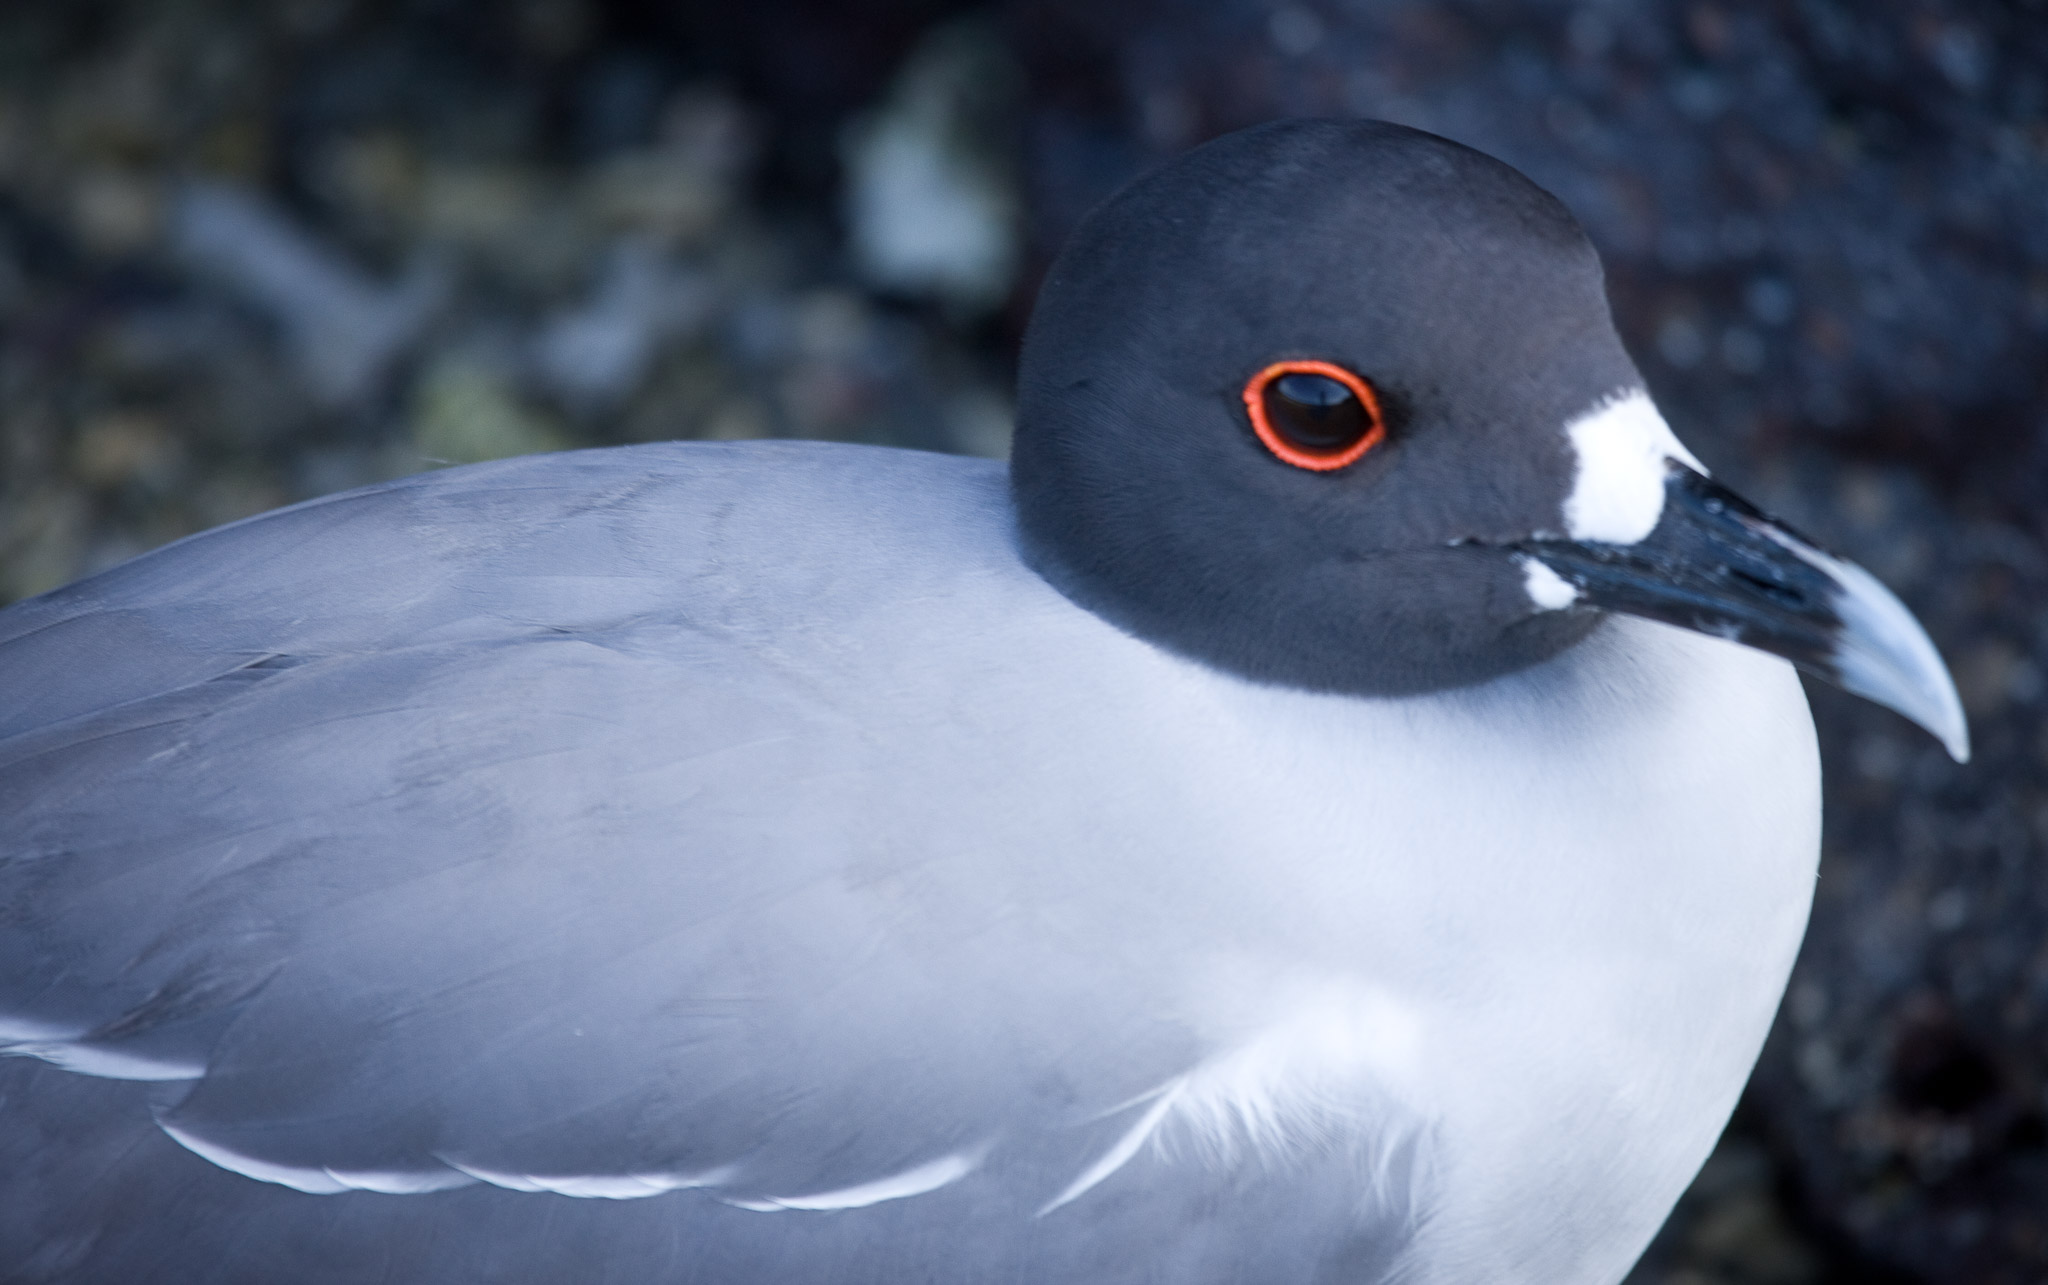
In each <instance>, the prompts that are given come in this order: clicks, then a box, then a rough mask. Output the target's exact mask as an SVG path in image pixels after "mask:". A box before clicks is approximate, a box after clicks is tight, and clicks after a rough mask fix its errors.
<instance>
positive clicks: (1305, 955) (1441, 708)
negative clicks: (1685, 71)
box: [1148, 618, 1820, 1281]
mask: <svg viewBox="0 0 2048 1285" xmlns="http://www.w3.org/2000/svg"><path fill="white" fill-rule="evenodd" d="M1202 699H1204V700H1206V701H1207V702H1208V707H1207V709H1206V710H1204V711H1201V712H1200V713H1199V714H1198V716H1197V717H1196V718H1194V719H1192V720H1190V721H1191V722H1192V723H1193V724H1194V725H1197V726H1199V725H1203V723H1204V722H1205V720H1206V721H1208V725H1209V726H1212V727H1214V728H1217V729H1219V730H1218V731H1217V732H1216V735H1215V738H1214V740H1213V741H1212V742H1210V743H1209V744H1207V745H1205V746H1202V747H1197V748H1195V749H1194V750H1192V751H1191V752H1193V753H1197V754H1201V753H1213V754H1216V755H1217V760H1216V761H1215V762H1213V763H1212V764H1211V765H1210V767H1211V769H1212V770H1214V771H1215V772H1216V773H1217V789H1218V790H1220V791H1221V790H1227V791H1232V792H1235V793H1237V794H1238V795H1240V796H1242V795H1243V794H1246V793H1249V794H1252V795H1254V796H1256V797H1258V798H1259V799H1260V800H1262V802H1261V805H1260V806H1259V807H1257V808H1254V809H1246V810H1245V813H1246V815H1247V817H1248V818H1249V820H1248V823H1247V827H1246V828H1245V829H1243V830H1241V831H1239V832H1237V833H1234V834H1229V835H1217V836H1216V842H1217V844H1218V845H1219V846H1220V845H1226V844H1242V845H1245V847H1246V849H1247V850H1249V851H1250V852H1251V853H1253V854H1254V857H1253V859H1252V861H1251V862H1249V863H1248V864H1246V865H1243V866H1241V867H1239V868H1236V869H1232V868H1231V867H1230V865H1229V864H1227V863H1222V862H1218V863H1213V864H1211V863H1204V862H1200V861H1183V862H1182V865H1181V869H1180V875H1179V877H1180V878H1181V879H1182V880H1183V886H1182V887H1181V888H1179V889H1178V890H1176V895H1177V896H1179V897H1182V898H1185V899H1186V900H1187V901H1188V902H1189V903H1191V904H1192V905H1194V906H1196V907H1197V908H1199V907H1200V906H1202V905H1207V904H1211V903H1213V902H1217V901H1227V902H1231V903H1233V904H1235V905H1236V906H1238V907H1239V917H1238V919H1237V920H1236V921H1235V923H1234V924H1233V925H1232V929H1231V932H1232V935H1233V940H1231V941H1230V942H1229V943H1228V948H1227V949H1218V950H1216V951H1215V952H1213V953H1212V954H1211V955H1210V956H1208V958H1207V963H1206V965H1205V966H1203V967H1198V968H1193V969H1190V970H1188V971H1187V972H1186V974H1185V976H1186V978H1187V987H1186V993H1185V995H1184V1003H1185V1005H1186V1007H1187V1010H1188V1012H1189V1014H1190V1015H1191V1020H1193V1021H1195V1022H1196V1023H1197V1024H1198V1025H1199V1026H1201V1027H1202V1028H1203V1029H1205V1030H1207V1031H1209V1032H1211V1033H1212V1034H1213V1037H1214V1038H1215V1040H1216V1042H1217V1047H1218V1048H1219V1052H1218V1053H1217V1054H1216V1055H1215V1056H1214V1057H1213V1058H1211V1059H1210V1060H1209V1061H1208V1062H1206V1063H1204V1064H1203V1065H1202V1066H1201V1067H1200V1068H1199V1069H1198V1070H1196V1071H1195V1072H1193V1073H1192V1074H1190V1075H1189V1076H1187V1077H1185V1078H1184V1079H1183V1080H1181V1081H1178V1082H1176V1083H1175V1084H1173V1085H1170V1086H1162V1090H1161V1093H1162V1095H1163V1101H1164V1105H1163V1106H1160V1107H1159V1109H1158V1110H1157V1111H1156V1113H1153V1114H1154V1118H1153V1119H1152V1120H1151V1121H1150V1123H1149V1125H1148V1128H1149V1129H1150V1132H1151V1136H1152V1137H1153V1139H1154V1140H1155V1141H1156V1144H1157V1145H1158V1146H1160V1147H1163V1148H1167V1149H1169V1150H1170V1149H1172V1148H1173V1146H1174V1143H1175V1140H1176V1139H1179V1140H1181V1141H1182V1142H1184V1143H1186V1142H1192V1143H1193V1144H1194V1145H1193V1146H1192V1147H1183V1148H1182V1151H1183V1152H1184V1153H1185V1154H1187V1155H1188V1156H1189V1157H1190V1159H1191V1160H1193V1159H1199V1158H1200V1157H1201V1156H1207V1157H1208V1159H1209V1161H1210V1162H1218V1161H1221V1162H1226V1163H1227V1162H1229V1158H1230V1157H1231V1156H1233V1155H1241V1154H1244V1153H1246V1152H1247V1151H1248V1150H1249V1151H1256V1150H1258V1149H1261V1148H1263V1149H1266V1150H1268V1151H1271V1150H1273V1149H1284V1148H1286V1147H1288V1146H1291V1145H1296V1144H1297V1143H1299V1142H1301V1141H1302V1140H1304V1139H1314V1138H1317V1137H1322V1136H1325V1135H1327V1133H1328V1131H1329V1130H1330V1129H1332V1128H1337V1127H1342V1125H1343V1122H1344V1121H1345V1120H1346V1119H1347V1112H1348V1113H1350V1117H1351V1118H1356V1119H1357V1120H1359V1121H1361V1122H1364V1123H1362V1124H1361V1126H1360V1127H1361V1128H1367V1129H1373V1130H1377V1131H1379V1133H1380V1134H1381V1135H1400V1134H1407V1133H1421V1134H1423V1135H1426V1137H1427V1140H1428V1141H1427V1148H1428V1151H1429V1156H1428V1162H1429V1168H1430V1170H1431V1172H1432V1173H1433V1174H1434V1185H1435V1188H1436V1194H1437V1197H1438V1200H1439V1203H1438V1204H1437V1205H1436V1206H1435V1207H1434V1208H1433V1209H1432V1210H1431V1211H1430V1213H1429V1217H1428V1219H1427V1221H1426V1224H1425V1226H1424V1228H1423V1231H1422V1233H1421V1238H1420V1240H1419V1241H1418V1246H1417V1259H1418V1261H1421V1262H1427V1263H1429V1264H1431V1265H1432V1271H1433V1272H1435V1273H1437V1274H1436V1275H1432V1276H1430V1277H1429V1279H1443V1280H1447V1281H1449V1280H1473V1279H1500V1280H1506V1279H1540V1280H1575V1281H1577V1280H1595V1281H1597V1280H1605V1279H1619V1278H1620V1276H1621V1275H1622V1274H1623V1273H1624V1272H1625V1271H1626V1269H1627V1267H1628V1265H1629V1263H1630V1262H1631V1261H1633V1258H1634V1256H1635V1254H1636V1253H1637V1252H1638V1251H1639V1250H1640V1248H1641V1247H1642V1245H1643V1244H1644V1243H1646V1242H1647V1240H1648V1238H1649V1237H1650V1235H1651V1234H1652V1233H1653V1232H1654V1231H1655V1229H1656V1227H1657V1225H1658V1224H1659V1223H1660V1222H1661V1220H1662V1219H1663V1217H1664V1215H1665V1213H1666V1212H1667V1211H1668V1209H1669V1207H1670V1205H1671V1203H1672V1202H1673V1201H1674V1200H1675V1199H1676V1198H1677V1196H1678V1195H1679V1193H1680V1192H1681V1191H1682V1190H1683V1188H1684V1186H1685V1185H1686V1183H1687V1182H1688V1181H1689V1180H1690V1178H1691V1176H1692V1174H1693V1173H1694V1172H1695V1171H1696V1169H1697V1168H1698V1166H1699V1164H1700V1163H1701V1161H1702V1160H1704V1158H1705V1156H1706V1153H1707V1151H1708V1150H1709V1149H1710V1148H1711V1146H1712V1143H1713V1141H1714V1139H1715V1138H1716V1137H1717V1136H1718V1134H1719V1132H1720V1129H1721V1127H1722V1125H1723V1124H1724V1123H1725V1120H1726V1118H1727V1115H1728V1113H1729V1111H1730V1110H1732V1108H1733V1105H1734V1102H1735V1098H1736V1095H1737V1094H1738V1092H1739V1091H1740V1089H1741V1086H1742V1084H1743V1082H1744V1080H1745V1079H1746V1078H1747V1075H1748V1071H1749V1068H1750V1066H1751V1064H1752V1063H1753V1061H1754V1059H1755V1056H1756V1053H1757V1050H1758V1048H1759V1047H1760V1045H1761V1043H1762V1040H1763V1036H1764V1034H1765V1032H1766V1030H1767V1028H1768V1026H1769V1023H1770V1019H1771V1015H1772V1013H1773V1012H1774V1011H1775V1008H1776V1005H1777V1001H1778V997H1779V994H1780V992H1781V991H1782V988H1783V986H1784V982H1785V978H1786V975H1787V974H1788V972H1789V970H1790V967H1791V963H1792V958H1793V955H1794V953H1795V951H1796V949H1797V946H1798V942H1799V939H1800V936H1801V934H1802V932H1803V930H1804V924H1805V918H1806V912H1807V907H1808V902H1809V899H1810V895H1811V891H1812V886H1813V877H1814V869H1815V863H1816V860H1817V856H1818V846H1819V815H1820V811H1819V772H1818V760H1817V754H1816V750H1815V745H1814V738H1813V731H1812V724H1811V721H1810V718H1809V716H1808V714H1807V710H1806V704H1805V699H1804V696H1803V694H1802V692H1801V690H1800V688H1799V684H1798V681H1797V678H1796V676H1795V675H1794V674H1793V672H1792V670H1791V667H1790V666H1788V665H1786V664H1785V663H1783V662H1782V661H1778V660H1775V659H1773V658H1770V657H1766V656H1763V655H1760V654H1758V653H1755V652H1752V651H1748V650H1745V649H1742V648H1738V647H1735V646H1733V645H1730V644H1727V643H1724V642H1720V641H1718V640H1713V639H1708V638H1703V637H1700V636H1698V635H1694V634H1689V633H1683V632H1681V631H1677V630H1674V629H1669V628H1666V627H1664V626H1660V625H1655V624H1650V623H1646V622H1641V621H1636V620H1632V619H1627V618H1622V619H1616V620H1614V621H1612V622H1610V624H1609V625H1608V626H1606V627H1604V628H1603V629H1602V630H1601V631H1600V633H1598V634H1597V635H1596V636H1595V637H1594V638H1592V639H1590V640H1589V641H1588V642H1587V643H1586V644H1584V645H1582V646H1580V647H1579V648H1576V649H1574V651H1573V652H1572V653H1570V654H1569V655H1568V656H1567V657H1565V658H1562V659H1560V660H1559V661H1556V662H1553V663H1551V664H1549V665H1546V666H1543V667H1540V668H1539V669H1538V670H1536V671H1532V672H1530V673H1526V674H1523V675H1518V676H1515V677H1513V678H1510V679H1506V680H1502V681H1500V682H1496V683H1494V684H1490V685H1488V686H1486V687H1482V688H1477V689H1472V690H1468V691H1465V692H1459V693H1452V694H1449V695H1441V696H1435V697H1429V698H1419V699H1412V700H1401V701H1337V700H1332V699H1330V698H1327V697H1314V696H1306V695H1303V694H1300V693H1293V692H1285V691H1277V690H1274V689H1269V688H1258V687H1252V686H1249V685H1246V684H1241V683H1235V682H1232V681H1229V680H1215V681H1214V682H1212V683H1210V684H1209V690H1208V691H1206V692H1205V693H1204V694H1203V697H1202ZM1184 712H1185V708H1184ZM1226 727H1227V728H1230V729H1231V733H1226V732H1224V731H1222V730H1220V729H1222V728H1226ZM1232 733H1234V734H1232ZM1205 883H1208V884H1212V885H1215V886H1210V887H1202V886H1201V885H1203V884H1205ZM1197 913H1199V910H1197ZM1399 1142H1400V1138H1399V1137H1395V1136H1381V1137H1379V1138H1377V1139H1375V1140H1374V1145H1376V1146H1380V1147H1385V1146H1389V1145H1395V1144H1398V1143H1399ZM1532 1193H1540V1198H1536V1199H1532ZM1560 1211H1565V1213H1564V1215H1563V1216H1560Z"/></svg>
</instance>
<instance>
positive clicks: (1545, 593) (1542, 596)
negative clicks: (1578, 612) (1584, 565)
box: [1520, 556, 1579, 611]
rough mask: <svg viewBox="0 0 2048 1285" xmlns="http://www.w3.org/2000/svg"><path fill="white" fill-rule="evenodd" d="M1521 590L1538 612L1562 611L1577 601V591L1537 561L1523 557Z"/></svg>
mask: <svg viewBox="0 0 2048 1285" xmlns="http://www.w3.org/2000/svg"><path fill="white" fill-rule="evenodd" d="M1520 562H1521V564H1522V590H1523V592H1525V593H1527V594H1528V595H1529V601H1530V602H1533V603H1535V604H1536V607H1537V609H1538V610H1540V611H1563V610H1564V609H1565V608H1566V607H1569V606H1571V605H1572V604H1573V603H1575V602H1577V601H1578V600H1579V589H1578V586H1577V585H1574V584H1573V583H1572V582H1571V581H1569V580H1566V579H1565V578H1564V577H1563V576H1561V575H1559V574H1557V572H1555V571H1552V570H1551V569H1550V567H1549V565H1548V564H1546V563H1544V562H1542V561H1541V560H1539V559H1536V558H1531V557H1527V556H1524V557H1523V558H1521V559H1520Z"/></svg>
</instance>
